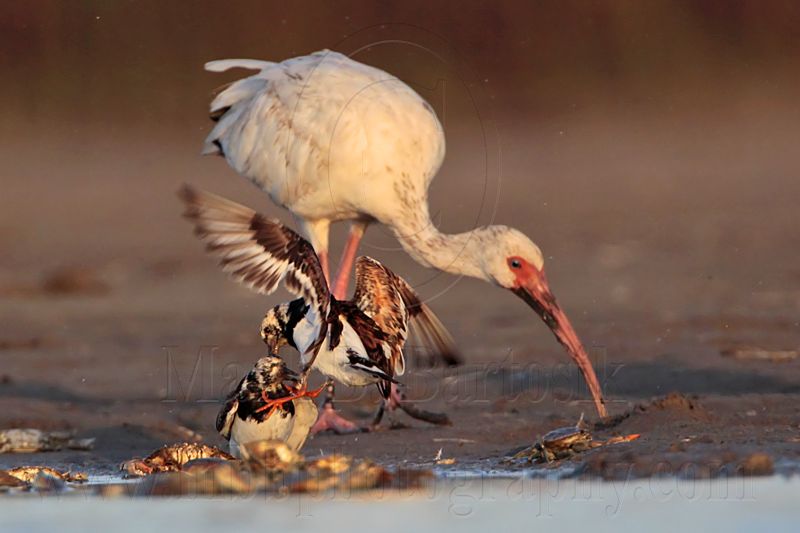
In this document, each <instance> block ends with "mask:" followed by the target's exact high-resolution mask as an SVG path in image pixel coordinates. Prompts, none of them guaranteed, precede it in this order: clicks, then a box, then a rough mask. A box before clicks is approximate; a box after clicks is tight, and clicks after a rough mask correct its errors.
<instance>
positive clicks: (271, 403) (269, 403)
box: [255, 390, 302, 420]
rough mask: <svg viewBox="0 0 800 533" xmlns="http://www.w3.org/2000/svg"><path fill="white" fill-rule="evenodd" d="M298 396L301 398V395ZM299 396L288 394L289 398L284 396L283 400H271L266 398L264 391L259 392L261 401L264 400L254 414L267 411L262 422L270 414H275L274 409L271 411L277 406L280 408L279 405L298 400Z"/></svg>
mask: <svg viewBox="0 0 800 533" xmlns="http://www.w3.org/2000/svg"><path fill="white" fill-rule="evenodd" d="M300 396H302V395H300ZM300 396H298V395H294V394H290V395H289V396H285V397H283V398H275V399H272V398H270V397H269V396H267V391H265V390H264V391H261V399H262V400H264V405H262V406H261V407H259V408H258V409H256V410H255V412H256V413H261V412H262V411H269V412H268V413H267V416H266V417H264V420H266V419H267V418H269V417H270V416H272V413H274V412H275V411H274V409H273V408H274V407H279V406H281V405H283V404H285V403H288V402H291V401H292V400H294V399H296V398H299V397H300Z"/></svg>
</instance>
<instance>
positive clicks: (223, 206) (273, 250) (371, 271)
mask: <svg viewBox="0 0 800 533" xmlns="http://www.w3.org/2000/svg"><path fill="white" fill-rule="evenodd" d="M181 197H182V198H183V199H184V201H185V202H186V204H187V210H186V213H185V216H186V217H187V218H188V219H190V220H191V221H192V222H193V223H194V224H195V233H196V234H197V235H198V236H199V237H200V238H201V239H202V240H203V241H204V242H205V243H206V249H207V250H208V251H209V252H211V253H213V254H215V255H217V256H219V257H221V263H222V266H223V269H224V270H225V271H227V272H229V273H231V274H232V275H233V277H234V278H235V279H237V280H239V281H241V282H243V283H245V284H246V285H247V286H249V287H250V288H251V289H253V290H255V291H257V292H259V293H263V294H268V293H271V292H273V291H274V290H275V289H276V288H277V286H278V284H279V283H280V282H281V281H282V282H283V284H284V285H285V287H286V288H287V289H288V290H289V292H291V293H293V294H294V295H296V296H299V299H297V300H294V301H292V302H289V303H285V304H281V305H279V306H276V307H275V308H273V309H272V310H270V311H269V312H268V313H267V314H266V316H265V318H264V320H263V322H262V337H263V338H264V341H265V342H266V343H267V345H268V346H269V349H270V352H273V353H276V352H277V349H278V348H279V347H280V346H281V345H282V344H283V343H289V344H291V345H292V346H293V347H295V348H296V349H297V350H298V351H299V352H300V355H301V359H302V361H303V364H304V365H306V371H307V370H308V369H309V368H310V367H312V366H313V367H314V368H316V369H317V370H319V371H320V372H321V373H323V374H324V375H325V376H327V377H328V378H333V379H335V380H337V381H339V382H341V383H343V384H345V385H348V386H366V385H370V384H373V383H374V384H377V385H378V388H379V390H380V391H381V393H382V395H383V397H384V398H388V397H389V395H390V390H391V387H390V385H391V384H392V383H393V382H394V381H395V379H394V377H395V376H399V375H402V374H403V372H404V370H405V361H404V357H403V351H402V350H403V346H404V345H405V342H406V338H407V335H408V330H409V328H408V326H409V320H410V319H411V320H412V322H413V324H414V326H415V327H417V328H418V329H419V337H420V340H421V341H422V342H423V344H425V345H426V346H428V347H430V349H431V350H432V351H437V352H439V353H447V354H451V355H452V357H453V359H457V355H455V354H456V349H455V346H454V343H453V341H452V338H451V337H450V335H449V333H448V332H447V330H446V329H445V328H444V326H443V325H442V324H441V322H439V320H438V319H437V318H436V315H434V313H433V312H432V311H431V310H430V308H429V307H428V306H427V305H425V304H424V303H422V301H421V300H420V298H419V296H418V295H417V294H416V293H415V292H414V290H413V289H412V288H411V287H410V286H409V285H408V284H407V283H406V282H405V281H404V280H403V279H402V278H400V277H399V276H397V275H396V274H394V273H393V272H392V271H391V270H389V269H388V268H386V267H385V266H383V265H382V264H381V263H379V262H378V261H376V260H374V259H371V258H368V257H359V258H358V260H357V261H356V291H355V295H354V297H353V299H351V300H348V301H340V300H337V299H335V298H333V297H332V296H331V294H330V292H329V291H328V286H327V283H326V280H325V275H324V272H323V270H322V266H321V264H320V262H319V259H318V257H317V255H316V254H315V253H314V250H313V248H312V246H311V244H310V243H309V242H308V241H306V240H305V239H303V238H302V237H301V236H300V235H298V234H297V233H295V232H294V231H292V230H291V229H289V228H287V227H286V226H284V225H283V224H281V223H280V222H278V221H275V220H270V219H268V218H266V217H264V216H262V215H260V214H258V213H256V212H255V211H253V210H251V209H249V208H247V207H244V206H242V205H239V204H237V203H235V202H232V201H230V200H226V199H224V198H221V197H219V196H216V195H212V194H208V193H204V192H199V191H195V190H193V189H191V188H190V187H188V186H185V187H184V188H183V189H182V191H181ZM398 400H399V398H395V402H394V404H396V402H397V401H398ZM394 404H393V405H394ZM326 411H327V409H326Z"/></svg>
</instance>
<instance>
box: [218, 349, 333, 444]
mask: <svg viewBox="0 0 800 533" xmlns="http://www.w3.org/2000/svg"><path fill="white" fill-rule="evenodd" d="M299 389H300V382H299V376H298V375H297V374H296V373H294V372H293V371H292V370H290V369H289V368H287V367H286V364H285V363H284V362H283V359H281V358H280V357H278V356H275V355H270V356H267V357H262V358H261V359H259V360H258V361H257V362H256V364H255V367H253V369H252V370H250V372H248V373H247V375H246V376H245V377H244V378H242V381H240V382H239V385H237V386H236V388H235V389H233V390H232V391H231V393H230V394H229V395H228V397H227V398H226V400H225V403H224V405H223V406H222V409H220V412H219V414H218V415H217V431H219V433H220V434H221V435H222V436H223V437H225V439H226V440H228V441H229V442H230V452H231V455H234V456H236V457H239V450H240V448H241V446H242V445H243V444H246V443H248V442H252V441H257V440H280V441H284V442H286V444H287V446H289V447H290V448H292V449H293V450H299V449H300V448H301V447H302V446H303V443H304V442H305V441H306V438H307V437H308V434H309V432H310V430H311V426H312V425H313V424H314V422H315V421H316V420H317V414H318V413H317V406H316V405H314V402H313V401H311V400H310V399H309V397H312V398H313V397H314V396H316V394H317V393H316V392H308V391H306V392H304V393H300V394H298V390H299Z"/></svg>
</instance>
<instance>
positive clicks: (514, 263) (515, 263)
mask: <svg viewBox="0 0 800 533" xmlns="http://www.w3.org/2000/svg"><path fill="white" fill-rule="evenodd" d="M521 266H522V263H520V262H519V259H512V260H511V268H519V267H521Z"/></svg>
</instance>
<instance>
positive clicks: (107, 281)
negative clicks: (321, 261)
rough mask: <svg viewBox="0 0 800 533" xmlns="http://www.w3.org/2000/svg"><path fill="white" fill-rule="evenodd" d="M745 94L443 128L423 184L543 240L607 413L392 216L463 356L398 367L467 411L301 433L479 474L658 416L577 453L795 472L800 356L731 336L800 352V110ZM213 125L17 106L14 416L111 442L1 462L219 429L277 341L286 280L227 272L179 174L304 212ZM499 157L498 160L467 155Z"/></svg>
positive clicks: (2, 416)
mask: <svg viewBox="0 0 800 533" xmlns="http://www.w3.org/2000/svg"><path fill="white" fill-rule="evenodd" d="M753 109H754V108H753V106H746V105H742V106H739V107H736V108H735V109H734V108H733V107H731V108H726V109H725V110H724V111H725V113H719V112H718V111H720V110H714V109H712V110H711V111H709V112H708V113H707V114H706V115H697V114H685V115H680V116H676V115H671V114H668V113H660V114H649V115H641V116H640V115H637V114H635V113H627V114H616V113H613V112H609V113H608V114H604V115H598V116H592V115H587V114H586V113H576V114H574V115H572V116H569V117H562V118H555V119H548V120H547V121H544V122H542V123H537V124H521V123H520V121H519V120H518V119H516V118H508V119H502V118H498V119H496V123H495V124H494V125H495V126H496V127H495V131H497V132H498V134H497V137H496V138H494V139H493V140H492V143H490V144H489V145H483V144H476V143H475V140H474V135H472V132H471V131H470V130H469V128H467V127H465V128H463V131H462V130H461V129H459V128H457V127H455V126H451V131H449V132H448V135H449V138H450V145H449V153H448V159H447V161H446V163H445V167H444V169H443V171H442V172H441V173H440V175H439V176H438V177H437V179H436V181H435V183H434V186H433V190H432V199H431V203H432V206H433V211H434V212H435V213H436V216H437V220H439V223H440V224H441V225H442V227H443V228H445V229H446V230H450V231H453V230H463V229H467V228H468V227H470V226H471V225H473V224H475V222H476V221H477V222H479V223H481V224H483V223H487V222H489V221H491V220H495V221H496V222H499V223H506V224H510V225H514V226H517V227H519V228H520V229H521V230H523V231H525V232H526V233H527V234H528V235H530V236H531V237H532V238H533V239H534V240H535V241H536V242H537V243H539V244H540V246H541V247H542V249H543V250H544V251H545V255H546V258H547V262H546V265H547V269H548V276H549V278H550V281H551V284H552V286H553V288H554V291H555V292H556V294H557V295H558V297H559V300H560V302H561V303H562V305H563V307H564V308H565V309H566V311H567V313H568V314H569V315H570V316H571V318H572V320H573V322H574V324H575V326H576V329H577V331H578V332H579V334H580V335H581V336H582V338H583V340H584V343H585V344H586V345H587V346H588V347H590V348H589V350H590V352H591V354H592V356H593V358H594V360H595V364H596V365H597V369H598V373H599V374H600V376H601V379H602V380H603V384H604V388H605V391H606V394H607V397H608V399H609V402H610V412H611V414H612V420H611V421H609V422H607V423H605V424H601V425H599V426H596V427H595V426H593V424H595V423H596V422H597V420H596V417H595V416H594V413H593V412H592V407H591V404H590V403H589V402H587V401H586V399H587V394H586V391H585V389H584V388H583V386H582V384H581V383H580V379H579V376H578V374H577V373H576V372H575V371H574V370H573V369H572V368H571V366H570V365H569V361H568V359H567V358H566V357H565V355H564V354H563V353H562V352H561V350H560V347H559V346H558V345H557V344H556V342H555V341H554V340H553V338H552V336H551V335H550V334H549V333H548V332H547V330H546V328H545V327H544V325H543V324H541V322H540V321H539V320H538V318H536V317H535V316H534V314H533V313H532V312H531V311H530V310H529V309H528V308H527V307H526V306H525V305H524V304H523V303H522V302H521V301H518V300H517V299H516V298H515V297H514V296H513V295H511V294H506V293H504V292H503V291H501V290H500V289H497V288H494V287H490V286H488V285H485V284H483V283H480V282H477V281H473V280H464V279H456V278H454V277H450V276H446V275H437V274H436V273H433V272H431V271H426V270H424V269H422V268H421V267H419V266H417V265H415V264H413V263H412V262H411V260H410V259H409V258H408V257H406V256H405V255H404V254H402V253H401V252H400V251H398V247H397V244H396V243H395V242H394V241H393V240H392V239H391V238H390V237H388V235H387V233H386V231H385V230H383V229H381V228H375V229H373V230H371V232H370V233H369V234H368V238H367V244H366V246H365V249H364V251H365V253H368V254H371V255H375V256H376V257H378V258H379V259H382V260H384V261H386V262H387V263H388V264H389V265H390V266H392V267H393V268H394V269H395V270H396V271H397V272H399V273H401V274H402V275H404V276H406V277H407V278H408V279H410V280H411V281H412V282H413V283H414V284H415V285H417V286H418V288H419V291H420V292H421V293H422V294H423V295H425V296H426V298H428V299H429V303H430V304H431V306H432V307H433V308H434V309H435V310H436V311H437V312H438V313H439V315H440V316H441V318H442V320H443V321H444V322H445V324H447V325H448V327H449V328H450V329H451V331H452V333H453V335H454V336H455V337H456V339H457V340H458V341H459V344H460V346H461V347H462V349H463V352H464V356H465V358H466V360H467V361H468V364H467V365H466V366H465V367H462V368H459V369H454V370H445V369H441V368H433V369H430V368H427V367H426V366H425V365H423V364H422V362H415V361H412V365H411V368H410V370H409V372H408V373H407V375H406V376H405V378H404V383H405V385H406V387H407V390H408V394H409V396H411V397H412V398H416V399H418V400H420V401H421V402H423V405H424V406H425V407H426V408H428V409H434V410H436V409H438V410H443V411H445V412H447V413H448V414H449V415H450V417H451V418H452V420H453V425H452V426H451V427H444V428H442V427H431V426H426V425H425V424H423V423H420V422H416V421H410V420H409V419H407V418H405V417H404V415H401V414H397V415H396V416H395V417H394V418H395V420H396V421H397V422H402V423H405V424H407V425H408V426H409V427H406V428H404V429H397V430H385V431H380V432H374V433H362V434H358V435H350V436H336V435H321V436H318V437H316V438H313V439H312V440H310V441H309V442H308V444H307V445H306V453H307V454H309V455H313V454H317V453H319V452H320V451H321V452H329V451H332V450H341V451H343V452H345V453H349V454H353V455H356V456H368V457H372V458H374V459H377V460H379V461H385V462H387V463H389V464H397V463H403V462H407V463H410V464H420V465H430V464H431V463H432V460H433V458H434V456H435V455H436V454H437V452H438V450H439V449H440V448H441V449H442V455H443V457H453V458H455V459H456V464H455V465H453V466H452V468H453V469H455V468H463V469H471V468H478V469H480V470H488V469H492V468H501V467H502V465H501V464H500V460H501V459H502V457H503V456H505V455H507V454H508V453H509V452H511V451H512V450H515V449H518V448H520V447H522V446H526V445H530V444H531V443H532V442H533V441H534V440H535V439H536V438H537V437H538V436H540V435H542V434H543V433H545V432H546V431H548V430H550V429H553V428H555V427H559V426H564V425H568V424H571V423H574V422H575V421H576V420H577V419H578V418H579V417H580V415H581V413H585V415H586V417H587V420H588V422H589V424H590V427H595V433H596V434H597V436H598V437H600V438H605V437H609V436H612V435H616V434H629V433H641V435H642V436H641V438H640V439H639V440H637V441H635V442H633V443H631V444H623V445H617V446H615V447H613V448H605V449H600V450H595V451H593V452H590V453H587V454H584V455H582V456H580V458H579V459H578V460H577V462H575V463H572V464H574V465H580V469H581V470H580V471H582V472H586V473H587V474H596V475H600V476H604V477H621V476H627V475H651V474H664V473H667V474H675V475H678V476H695V475H699V476H706V475H718V474H720V473H726V472H736V471H741V470H742V468H743V467H742V464H743V463H746V458H747V457H748V456H749V455H750V454H752V453H754V452H763V453H766V454H767V455H769V456H770V457H771V458H772V461H773V468H774V469H775V470H778V471H788V470H792V469H793V468H794V465H796V464H798V463H797V461H798V459H800V401H798V400H800V358H794V359H790V360H788V361H784V362H774V361H768V360H767V361H764V360H742V359H738V358H736V357H726V356H724V355H722V353H723V352H724V351H725V350H726V349H734V350H736V349H741V348H742V347H747V346H751V347H756V348H759V349H763V350H767V351H774V350H790V351H791V350H797V349H798V347H800V342H799V341H800V322H798V317H799V316H800V266H798V265H800V261H798V260H799V259H800V253H799V252H798V250H800V233H798V216H797V212H796V199H797V198H798V193H800V180H798V179H797V178H798V177H797V175H796V174H797V169H798V168H800V166H798V163H800V155H798V152H797V151H796V139H797V138H798V135H800V129H798V128H799V127H798V124H800V122H799V121H797V120H796V118H797V117H796V110H794V108H792V109H788V110H787V108H785V107H781V106H772V107H771V106H770V105H768V104H764V105H762V106H761V107H760V108H758V110H757V111H755V110H753ZM206 127H207V126H206V125H205V123H204V122H200V121H199V119H198V122H197V124H191V125H189V126H187V127H186V128H184V129H183V130H180V131H172V130H167V131H155V130H150V131H148V132H147V134H146V135H145V134H144V132H142V135H139V134H138V133H136V132H131V133H130V134H121V133H120V132H119V131H118V130H113V131H109V132H103V131H85V130H81V131H80V134H79V135H76V136H74V137H71V136H69V135H61V133H63V132H57V133H54V134H53V135H52V136H50V135H49V134H46V133H44V129H43V128H42V126H41V125H38V126H31V125H26V126H21V127H20V128H21V129H20V130H19V132H18V135H17V136H16V137H15V139H16V140H15V141H13V142H11V143H10V144H6V145H5V146H4V148H3V153H2V160H0V164H2V167H3V169H4V170H3V193H2V194H3V197H2V206H3V207H2V211H1V212H0V246H2V249H3V251H4V253H3V257H2V259H0V264H1V265H2V271H0V291H1V292H2V300H0V301H1V302H2V304H1V305H0V323H2V328H0V361H2V363H1V364H0V428H10V427H40V428H47V429H52V428H73V429H75V430H77V432H78V433H79V435H81V436H93V437H96V438H97V444H96V448H95V449H94V451H92V452H56V453H47V454H39V455H36V456H33V455H3V456H0V467H9V466H12V465H20V464H32V463H33V464H48V465H54V466H72V467H79V468H82V469H89V470H91V471H95V472H109V471H111V470H113V469H114V468H116V465H117V464H118V463H119V462H120V461H122V460H124V459H128V458H130V457H132V456H141V455H145V454H147V453H149V452H150V451H151V450H153V449H154V448H156V447H158V446H160V445H162V444H164V443H172V442H177V441H182V440H185V439H186V438H188V436H189V435H190V434H191V432H196V433H197V434H199V435H201V436H202V438H203V439H204V440H205V441H206V442H209V443H213V444H222V441H221V439H220V438H219V437H218V436H217V435H216V432H215V431H214V427H213V425H214V418H215V415H216V411H217V409H218V407H219V403H218V402H219V399H220V398H221V397H222V396H224V395H225V393H226V392H227V390H228V389H229V387H231V386H232V384H233V383H234V382H235V381H237V380H238V379H239V378H240V377H241V375H243V374H244V372H246V370H247V369H248V368H249V367H250V365H251V364H252V362H253V361H254V360H255V359H256V358H257V357H259V356H260V355H262V354H263V352H264V349H263V346H262V344H261V343H260V339H259V337H258V330H257V328H258V324H259V321H260V318H261V315H262V313H263V312H264V310H265V309H267V308H268V307H269V306H271V305H274V304H275V303H277V302H279V301H281V300H282V299H285V298H286V294H285V293H282V294H277V295H274V296H272V297H269V298H264V297H258V296H255V295H251V294H249V293H247V292H246V291H245V290H244V289H242V288H240V287H238V286H236V285H235V284H234V283H233V282H231V281H229V280H227V279H226V278H225V276H224V275H223V274H222V273H221V272H220V271H218V269H217V268H216V266H215V265H214V262H213V261H212V260H211V259H210V258H208V257H206V256H204V254H203V252H202V250H201V246H200V244H199V243H198V242H197V241H196V240H195V239H194V238H193V237H192V235H191V231H190V228H189V226H188V224H187V223H186V222H184V221H182V220H181V219H180V217H179V213H180V206H179V204H178V201H177V199H176V197H175V195H174V191H175V190H176V189H177V187H178V185H179V184H180V183H181V182H184V181H187V182H190V183H193V184H196V185H198V186H202V187H206V188H209V189H211V190H213V191H216V192H219V193H221V194H224V195H228V196H230V197H232V198H235V199H238V200H240V201H243V202H245V203H248V204H250V205H251V206H253V207H256V208H258V209H261V210H263V211H266V212H269V213H272V214H275V215H277V216H281V217H283V218H284V219H285V220H287V221H288V220H290V218H289V217H288V215H287V214H286V213H284V212H280V211H279V210H278V209H277V208H275V207H274V206H273V205H272V204H271V203H270V202H269V200H268V198H267V197H265V196H262V195H260V194H259V193H257V191H255V189H254V188H253V187H251V186H250V185H248V184H247V183H245V182H244V180H242V179H240V178H238V177H236V176H235V175H234V173H233V172H232V171H231V170H230V169H228V168H227V167H226V165H225V164H224V162H223V161H221V160H219V159H216V158H202V157H200V156H199V155H197V154H198V152H199V147H200V141H201V139H202V137H203V135H204V131H205V128H206ZM534 132H535V133H534ZM484 148H485V149H484ZM476 158H477V159H476ZM484 159H485V160H488V161H490V163H491V164H490V165H489V167H490V171H489V172H488V173H481V172H479V173H478V175H476V174H475V169H476V168H483V166H481V165H478V164H477V163H480V162H481V160H484ZM476 162H477V163H476ZM497 169H499V170H497ZM337 244H339V245H340V244H341V233H338V234H337ZM76 269H77V270H76ZM287 357H289V360H290V361H292V364H296V359H295V356H294V355H292V354H290V353H288V352H287ZM789 357H791V354H790V355H789ZM412 359H413V358H412ZM414 363H416V364H414ZM340 392H341V397H340V402H339V406H340V407H341V408H342V409H343V410H344V411H345V412H346V413H347V414H349V415H352V416H355V417H357V418H359V420H362V421H364V422H365V423H366V422H367V421H368V420H369V419H370V416H371V413H372V411H373V410H374V408H375V406H376V402H377V394H376V393H375V392H374V391H371V390H370V391H349V392H348V391H345V390H344V389H343V388H342V390H341V391H340ZM671 392H677V393H679V394H678V395H675V396H671V397H669V398H668V399H667V400H655V401H654V400H653V398H662V397H664V396H665V395H667V394H668V393H671ZM182 428H184V429H182ZM744 468H745V470H747V466H745V467H744ZM761 471H763V472H768V471H770V469H769V468H765V469H761V470H760V472H761Z"/></svg>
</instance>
